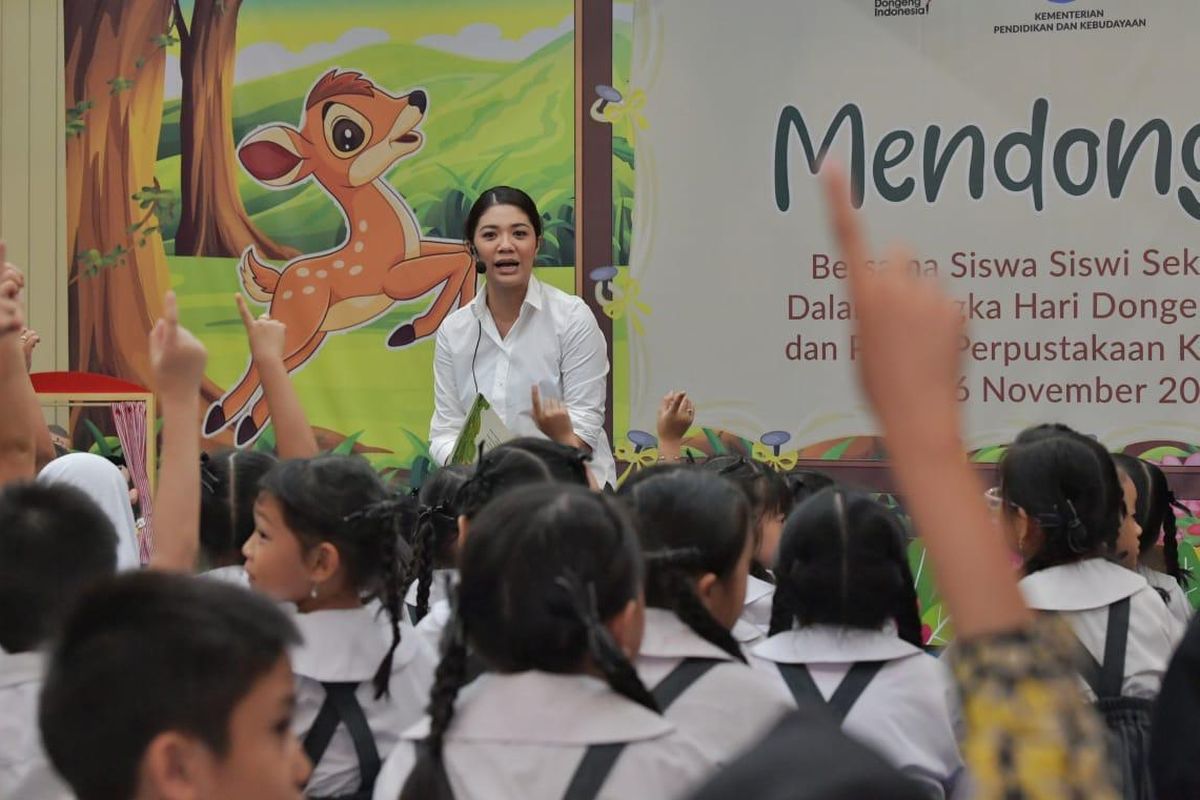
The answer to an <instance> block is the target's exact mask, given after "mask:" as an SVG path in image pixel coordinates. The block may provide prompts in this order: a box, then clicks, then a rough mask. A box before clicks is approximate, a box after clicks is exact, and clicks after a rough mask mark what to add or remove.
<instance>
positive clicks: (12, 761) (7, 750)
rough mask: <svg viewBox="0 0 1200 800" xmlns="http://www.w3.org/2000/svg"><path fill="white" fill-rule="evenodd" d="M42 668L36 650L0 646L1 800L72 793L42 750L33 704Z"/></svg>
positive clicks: (60, 797) (62, 798)
mask: <svg viewBox="0 0 1200 800" xmlns="http://www.w3.org/2000/svg"><path fill="white" fill-rule="evenodd" d="M44 668H45V658H44V656H43V655H42V654H41V653H40V652H36V651H34V652H29V653H11V654H10V653H5V652H4V651H3V650H0V797H3V798H5V800H67V798H72V797H74V796H75V795H73V794H71V791H70V790H69V789H68V788H67V786H66V784H64V783H63V782H62V779H60V778H59V777H58V774H57V773H56V772H55V771H54V768H53V767H51V766H50V762H49V760H48V759H47V758H46V754H45V752H43V751H42V738H41V735H40V734H39V733H38V718H37V716H38V715H37V707H38V694H39V692H40V691H41V688H42V671H43V669H44Z"/></svg>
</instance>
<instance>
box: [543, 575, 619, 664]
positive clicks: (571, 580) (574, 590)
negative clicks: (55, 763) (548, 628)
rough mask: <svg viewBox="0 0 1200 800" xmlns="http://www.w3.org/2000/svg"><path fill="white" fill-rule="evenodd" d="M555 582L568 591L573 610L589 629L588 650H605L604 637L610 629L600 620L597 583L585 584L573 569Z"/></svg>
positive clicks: (592, 651)
mask: <svg viewBox="0 0 1200 800" xmlns="http://www.w3.org/2000/svg"><path fill="white" fill-rule="evenodd" d="M554 583H555V585H556V586H558V587H559V588H560V589H562V590H563V591H564V592H566V595H567V602H568V604H569V605H570V608H571V611H572V612H573V613H574V614H575V617H576V618H577V619H578V620H579V621H580V622H582V623H583V626H584V628H585V629H586V630H587V638H588V652H590V653H598V652H603V650H604V648H605V644H604V639H605V637H607V636H608V630H607V629H606V628H605V627H604V625H603V624H602V623H601V621H600V611H599V609H598V607H597V602H596V584H595V583H593V582H591V581H588V583H587V584H586V585H585V584H584V583H583V581H582V580H580V578H579V576H578V575H576V574H575V572H574V571H572V570H566V571H565V572H564V573H563V574H562V575H560V576H559V577H557V578H555V579H554Z"/></svg>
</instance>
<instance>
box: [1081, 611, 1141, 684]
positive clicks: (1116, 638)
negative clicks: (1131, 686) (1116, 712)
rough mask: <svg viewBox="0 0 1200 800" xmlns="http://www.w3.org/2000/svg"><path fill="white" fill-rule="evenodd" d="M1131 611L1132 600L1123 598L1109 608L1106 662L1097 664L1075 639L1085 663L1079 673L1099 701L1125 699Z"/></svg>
mask: <svg viewBox="0 0 1200 800" xmlns="http://www.w3.org/2000/svg"><path fill="white" fill-rule="evenodd" d="M1129 608H1130V602H1129V598H1128V597H1123V598H1121V599H1120V600H1118V601H1117V602H1115V603H1113V604H1112V605H1110V606H1109V607H1108V623H1107V624H1106V626H1105V632H1104V661H1103V663H1102V662H1100V661H1097V660H1096V657H1095V656H1093V655H1092V654H1091V652H1090V651H1089V650H1088V649H1087V648H1086V647H1084V646H1083V642H1081V641H1079V637H1075V641H1076V643H1077V644H1078V650H1079V653H1080V654H1081V655H1080V659H1081V661H1082V665H1081V666H1080V668H1079V674H1080V676H1081V677H1082V678H1083V680H1084V682H1085V683H1087V685H1088V688H1090V689H1091V690H1092V694H1094V695H1096V700H1097V702H1099V701H1100V700H1105V699H1113V698H1117V697H1120V696H1121V690H1122V688H1123V686H1124V683H1125V649H1126V647H1127V644H1128V640H1129Z"/></svg>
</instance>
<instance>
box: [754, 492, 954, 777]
mask: <svg viewBox="0 0 1200 800" xmlns="http://www.w3.org/2000/svg"><path fill="white" fill-rule="evenodd" d="M776 578H777V581H778V582H777V584H776V589H775V603H774V608H773V609H772V613H771V636H770V637H769V638H768V639H767V640H766V641H765V642H763V643H762V644H760V645H758V646H756V647H755V648H754V651H753V652H754V655H756V656H757V657H758V658H759V659H761V661H759V662H756V666H758V667H760V668H763V669H765V670H766V671H767V673H768V674H770V675H771V676H772V677H773V678H774V679H775V680H776V681H778V682H779V683H780V684H781V685H782V686H785V687H787V689H788V690H789V691H790V692H791V694H792V695H793V697H794V698H795V700H796V703H797V705H798V706H800V707H805V706H806V705H808V704H817V705H821V706H827V707H828V709H829V711H830V712H831V713H832V715H833V717H834V719H836V720H837V721H839V722H840V723H841V725H842V730H844V731H845V732H846V733H847V734H849V735H851V736H853V737H855V738H857V739H859V740H861V741H863V742H865V743H866V744H868V745H870V746H871V747H873V748H875V749H876V750H877V751H878V752H879V753H880V754H881V755H882V756H884V758H886V759H887V760H888V761H889V762H891V763H892V764H893V765H894V766H896V767H897V768H898V769H900V771H901V772H904V773H905V774H906V775H908V776H909V777H911V778H913V779H914V780H916V781H918V782H919V783H921V784H922V785H923V786H924V787H925V788H926V790H927V791H928V793H929V796H931V797H947V796H969V795H966V792H967V786H966V781H965V778H964V774H963V769H964V768H963V760H962V756H961V755H960V753H959V750H958V743H957V737H956V728H957V722H956V721H957V716H958V715H957V711H956V707H957V706H956V703H955V702H954V696H955V690H954V683H953V679H952V677H951V676H950V674H949V671H948V670H947V669H946V668H945V667H944V666H943V665H942V664H941V663H940V662H939V661H938V660H937V659H935V658H933V657H932V656H930V655H927V654H926V653H925V652H923V651H922V650H921V621H920V617H919V616H918V607H917V595H916V590H915V589H914V587H913V577H912V571H911V570H910V569H909V566H908V557H907V554H906V536H905V533H904V526H903V525H902V524H901V523H900V521H899V519H897V518H896V516H895V514H893V513H892V512H891V511H889V510H888V509H886V508H884V507H883V506H882V505H880V504H879V503H876V502H875V501H873V500H871V498H869V497H867V496H866V495H861V494H853V493H846V492H843V491H842V490H840V489H837V488H830V489H825V490H822V491H820V492H818V493H817V494H815V495H813V496H812V497H810V498H809V499H808V500H806V501H804V502H803V503H801V504H800V505H799V506H797V508H796V509H795V510H794V511H793V512H792V514H791V516H790V517H789V518H788V521H787V524H786V525H785V526H784V531H783V537H782V539H781V541H780V547H779V561H778V564H777V566H776Z"/></svg>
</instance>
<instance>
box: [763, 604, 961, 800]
mask: <svg viewBox="0 0 1200 800" xmlns="http://www.w3.org/2000/svg"><path fill="white" fill-rule="evenodd" d="M895 631H896V628H895V625H893V624H889V625H887V626H885V627H884V629H883V630H879V631H867V630H853V629H848V628H840V627H836V626H831V625H809V626H806V627H804V628H799V629H796V630H791V631H787V632H785V633H779V634H776V635H774V636H772V637H770V638H769V639H767V640H766V641H765V642H763V643H762V644H760V645H758V646H757V647H755V648H754V654H755V655H757V656H758V657H759V658H761V659H763V660H762V661H761V662H758V663H757V664H755V666H756V668H765V669H766V671H767V672H768V674H770V675H772V676H773V677H774V679H775V680H777V681H779V683H780V684H781V685H782V686H783V687H784V688H785V689H786V687H787V683H786V681H785V680H784V678H783V675H782V673H780V671H779V667H778V665H779V664H804V665H805V666H806V667H807V668H808V671H809V674H810V675H812V679H813V681H814V682H815V683H816V684H817V688H819V689H820V690H821V694H822V695H823V696H824V697H825V699H826V700H828V699H829V697H830V696H831V695H832V694H833V692H834V690H835V689H837V687H838V685H839V684H840V683H841V682H842V679H843V678H844V677H845V676H846V673H847V672H848V671H849V670H850V667H851V665H852V664H854V663H857V662H859V661H886V662H888V663H887V664H885V665H884V666H883V668H882V669H881V670H879V672H878V673H877V674H876V675H875V677H874V679H872V681H871V683H870V684H868V686H867V688H866V690H865V691H864V692H863V693H862V695H861V696H860V697H859V698H858V701H857V702H856V703H855V704H854V705H853V706H852V707H851V709H850V713H849V714H847V715H846V719H845V721H844V722H843V723H842V730H843V731H845V732H846V733H847V734H849V735H850V736H853V737H854V738H856V739H858V740H860V741H862V742H864V743H865V744H866V745H868V746H869V747H871V748H873V749H875V750H876V751H877V752H878V753H879V754H880V755H881V756H883V757H884V758H885V759H886V760H887V761H889V762H890V763H891V764H892V765H893V766H895V767H896V768H897V769H899V770H900V771H901V772H903V773H905V774H906V775H908V776H909V777H910V778H913V779H914V780H916V781H918V782H920V783H921V784H922V785H923V786H925V787H927V788H928V789H929V790H930V792H931V796H933V797H943V796H947V797H961V796H963V795H964V793H965V792H966V791H967V789H966V787H967V781H966V779H965V775H964V767H963V760H962V755H961V754H960V753H959V750H958V742H957V737H956V735H955V731H956V730H957V729H958V725H957V722H956V720H957V718H958V710H957V702H956V700H955V698H956V692H957V689H956V688H955V685H954V681H953V679H952V677H951V675H950V672H949V670H947V669H946V667H945V665H944V664H942V663H940V662H939V661H938V660H937V659H936V658H934V657H933V656H930V655H928V654H926V653H925V652H923V651H922V650H921V649H920V648H919V647H916V646H914V645H912V644H910V643H909V642H906V641H904V640H903V639H901V638H900V637H899V636H897V635H896V633H895ZM760 665H761V666H760ZM789 692H790V690H789Z"/></svg>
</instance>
